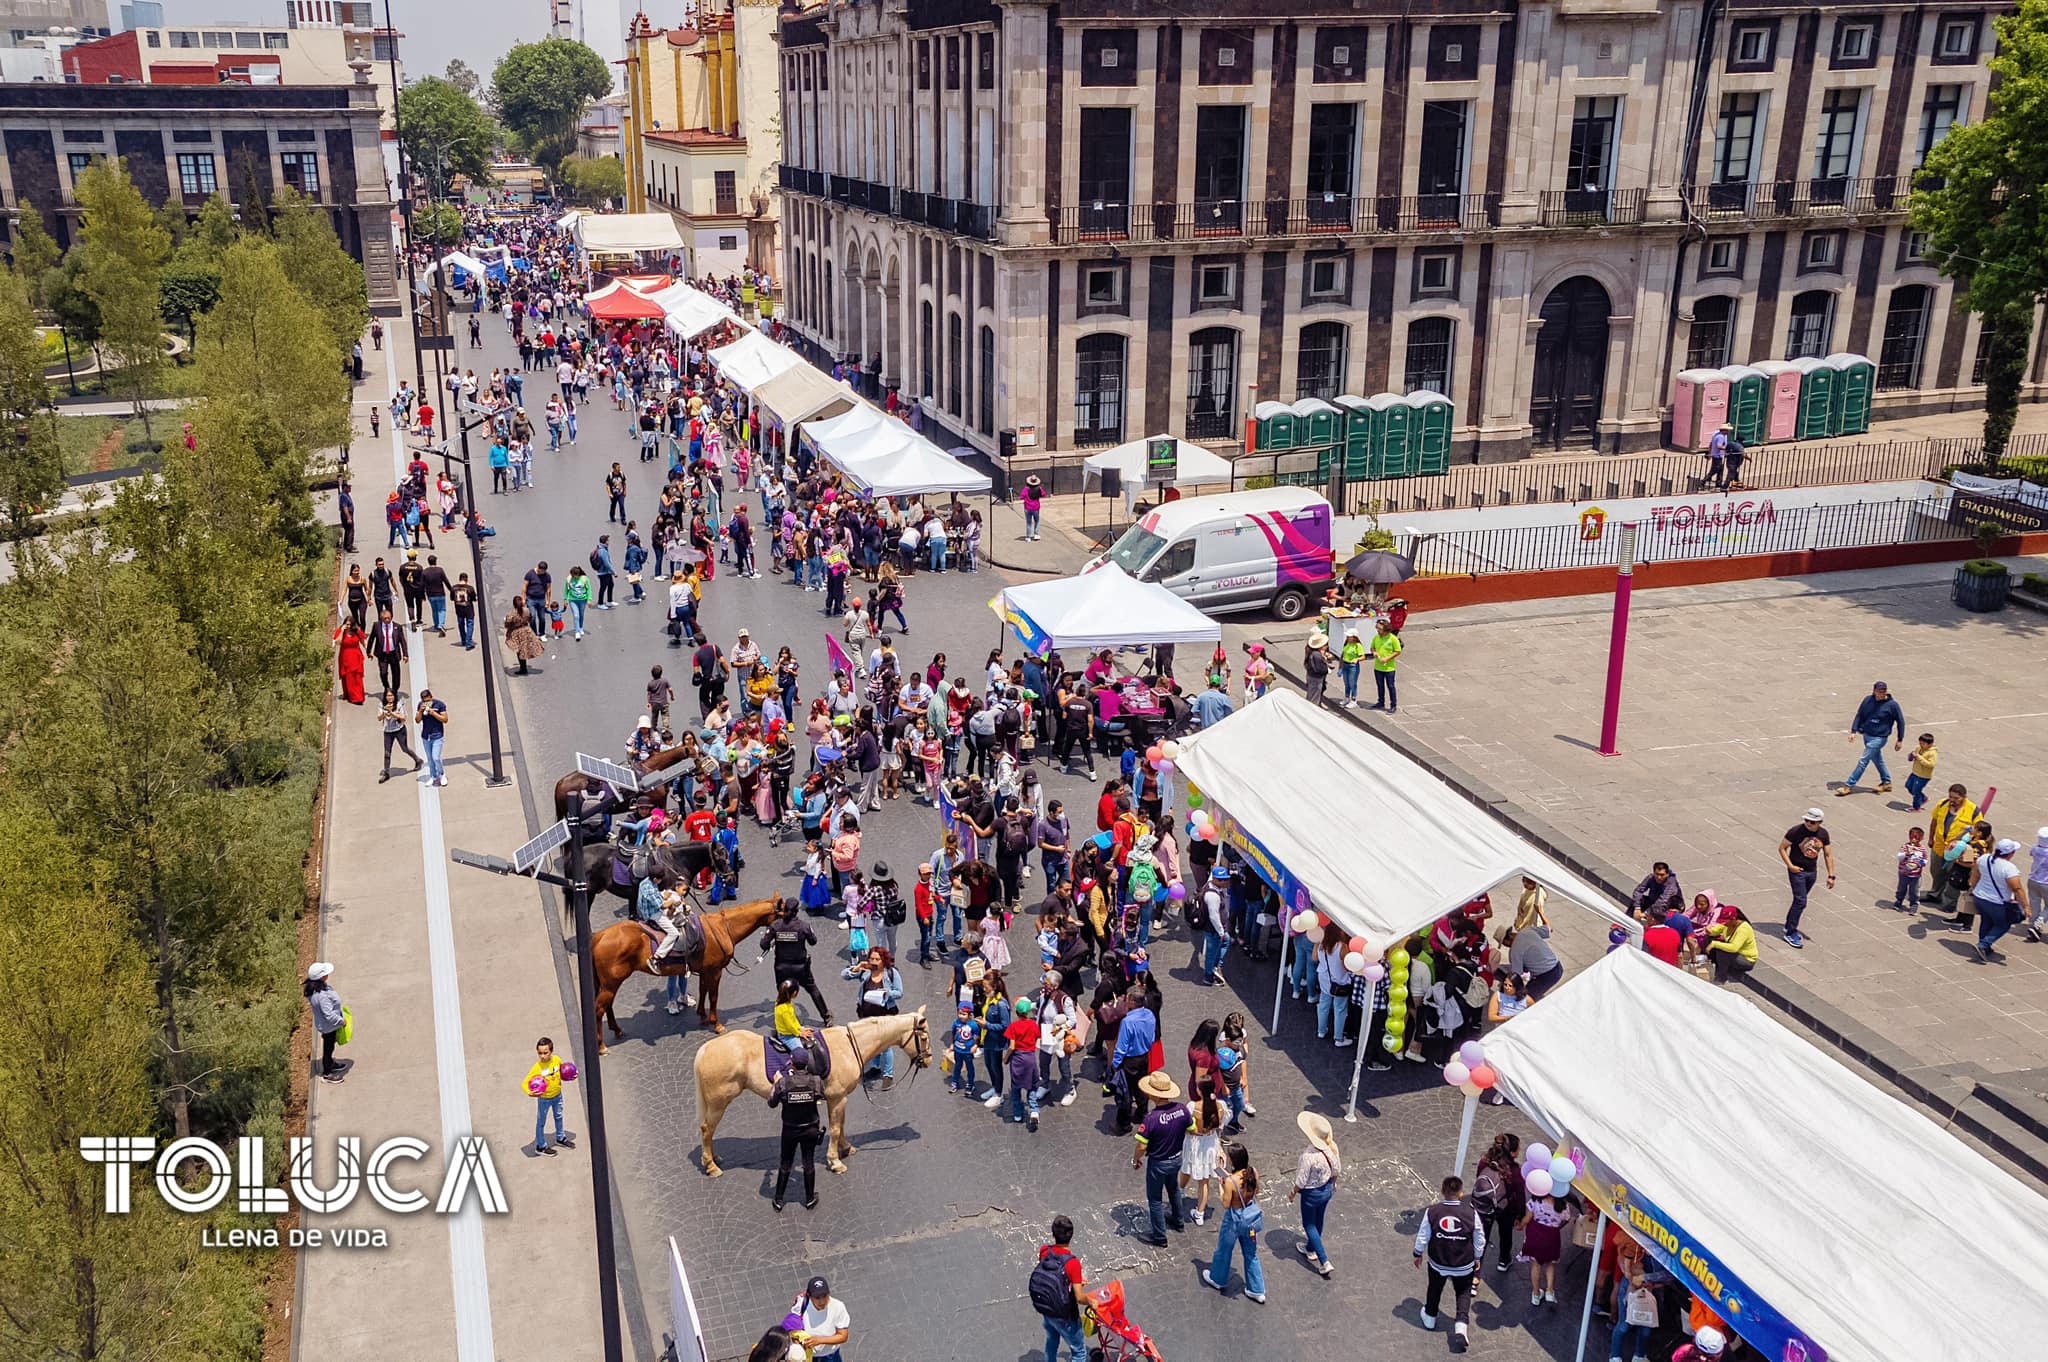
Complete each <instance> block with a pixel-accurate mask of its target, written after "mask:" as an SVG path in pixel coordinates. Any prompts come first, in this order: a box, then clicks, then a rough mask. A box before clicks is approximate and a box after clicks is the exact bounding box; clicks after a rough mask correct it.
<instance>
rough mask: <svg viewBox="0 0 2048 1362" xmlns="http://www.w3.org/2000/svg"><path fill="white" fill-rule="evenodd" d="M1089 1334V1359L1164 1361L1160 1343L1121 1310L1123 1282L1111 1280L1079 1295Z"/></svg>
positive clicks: (1092, 1361) (1104, 1361)
mask: <svg viewBox="0 0 2048 1362" xmlns="http://www.w3.org/2000/svg"><path fill="white" fill-rule="evenodd" d="M1081 1324H1082V1326H1083V1328H1084V1329H1085V1330H1086V1331H1087V1333H1088V1335H1089V1342H1088V1362H1163V1358H1162V1357H1161V1355H1160V1352H1159V1345H1158V1344H1156V1343H1154V1342H1153V1341H1152V1338H1151V1336H1150V1335H1149V1334H1147V1333H1146V1332H1145V1331H1144V1330H1143V1329H1140V1328H1139V1327H1138V1326H1137V1325H1135V1324H1133V1323H1131V1321H1130V1319H1129V1318H1128V1317H1126V1316H1125V1314H1124V1284H1123V1283H1122V1282H1117V1281H1112V1282H1109V1283H1108V1284H1106V1285H1105V1286H1103V1287H1102V1288H1101V1289H1099V1290H1096V1291H1089V1292H1086V1293H1085V1294H1083V1295H1082V1297H1081Z"/></svg>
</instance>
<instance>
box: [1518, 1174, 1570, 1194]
mask: <svg viewBox="0 0 2048 1362" xmlns="http://www.w3.org/2000/svg"><path fill="white" fill-rule="evenodd" d="M1522 1181H1524V1182H1527V1181H1528V1179H1527V1178H1523V1179H1522ZM1571 1189H1572V1184H1571V1181H1570V1179H1566V1180H1565V1181H1563V1182H1560V1181H1558V1180H1557V1179H1556V1178H1552V1179H1551V1180H1550V1194H1551V1195H1552V1196H1563V1195H1564V1194H1565V1193H1566V1192H1569V1191H1570V1190H1571Z"/></svg>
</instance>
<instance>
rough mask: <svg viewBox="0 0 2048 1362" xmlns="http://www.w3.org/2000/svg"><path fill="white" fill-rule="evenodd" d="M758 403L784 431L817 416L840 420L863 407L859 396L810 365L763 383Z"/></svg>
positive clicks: (755, 396) (804, 365)
mask: <svg viewBox="0 0 2048 1362" xmlns="http://www.w3.org/2000/svg"><path fill="white" fill-rule="evenodd" d="M754 401H755V402H757V403H759V404H760V406H761V407H762V408H763V409H764V410H765V411H767V413H768V414H769V415H770V416H772V417H774V418H775V420H776V421H778V422H780V423H781V425H782V428H783V429H784V430H789V429H792V428H794V427H795V426H796V425H797V424H798V423H799V422H804V421H808V420H810V418H811V417H813V416H818V415H821V414H822V415H825V416H828V417H830V416H837V415H840V414H841V413H844V412H848V411H851V410H853V409H854V408H855V407H858V406H860V405H862V403H861V400H860V394H859V393H857V392H855V391H854V390H853V389H852V388H850V387H848V386H847V385H846V384H844V383H841V382H837V381H835V380H834V379H832V378H831V377H830V376H828V375H826V374H823V373H820V372H819V371H818V369H817V368H816V367H815V366H814V365H809V364H799V365H797V366H796V367H795V368H793V369H789V370H786V371H784V372H782V373H779V374H777V375H776V376H775V377H773V378H771V379H769V380H768V381H767V382H766V383H763V384H762V385H761V386H760V387H758V388H756V389H755V390H754Z"/></svg>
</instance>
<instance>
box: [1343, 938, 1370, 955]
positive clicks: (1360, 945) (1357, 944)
mask: <svg viewBox="0 0 2048 1362" xmlns="http://www.w3.org/2000/svg"><path fill="white" fill-rule="evenodd" d="M1345 949H1346V950H1354V951H1357V952H1358V953H1359V954H1360V955H1363V956H1365V957H1367V958H1368V959H1369V958H1371V956H1372V952H1371V951H1370V950H1368V949H1367V948H1366V944H1365V938H1364V937H1362V936H1354V937H1352V938H1351V940H1350V941H1349V942H1348V943H1346V945H1345Z"/></svg>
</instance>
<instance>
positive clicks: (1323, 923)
mask: <svg viewBox="0 0 2048 1362" xmlns="http://www.w3.org/2000/svg"><path fill="white" fill-rule="evenodd" d="M1329 925H1330V915H1329V914H1328V913H1317V914H1316V926H1318V927H1327V926H1329Z"/></svg>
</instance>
